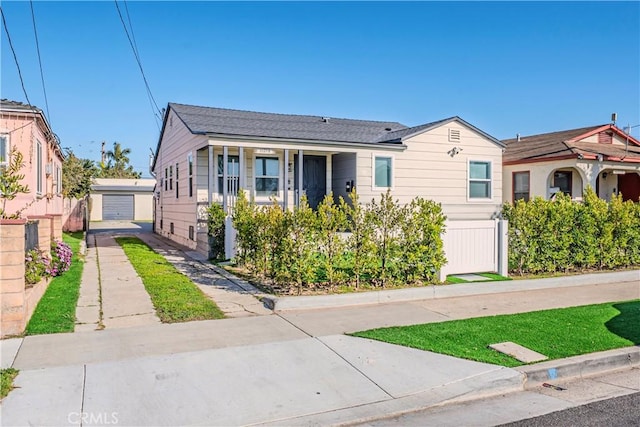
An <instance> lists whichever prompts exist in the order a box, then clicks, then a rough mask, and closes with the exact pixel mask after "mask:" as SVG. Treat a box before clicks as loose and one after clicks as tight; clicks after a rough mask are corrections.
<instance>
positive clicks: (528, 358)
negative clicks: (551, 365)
mask: <svg viewBox="0 0 640 427" xmlns="http://www.w3.org/2000/svg"><path fill="white" fill-rule="evenodd" d="M489 347H490V348H492V349H494V350H496V351H499V352H500V353H503V354H506V355H508V356H511V357H513V358H514V359H517V360H519V361H520V362H523V363H534V362H542V361H543V360H547V359H548V357H547V356H545V355H544V354H540V353H537V352H535V351H533V350H530V349H528V348H526V347H523V346H521V345H519V344H516V343H514V342H511V341H507V342H501V343H498V344H491V345H489Z"/></svg>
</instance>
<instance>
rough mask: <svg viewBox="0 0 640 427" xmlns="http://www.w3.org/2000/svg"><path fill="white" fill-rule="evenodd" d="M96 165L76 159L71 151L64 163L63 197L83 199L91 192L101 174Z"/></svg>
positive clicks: (89, 161) (86, 160)
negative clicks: (94, 180)
mask: <svg viewBox="0 0 640 427" xmlns="http://www.w3.org/2000/svg"><path fill="white" fill-rule="evenodd" d="M99 172H100V171H99V169H98V167H97V166H96V164H95V163H94V162H93V161H91V160H88V159H81V158H79V157H76V155H75V154H74V153H73V151H72V150H71V149H67V156H66V159H65V160H64V163H62V195H63V196H64V197H74V198H76V199H81V198H83V197H85V196H86V195H88V194H89V192H90V191H91V182H92V181H93V178H95V177H97V176H98V174H99Z"/></svg>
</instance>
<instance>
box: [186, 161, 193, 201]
mask: <svg viewBox="0 0 640 427" xmlns="http://www.w3.org/2000/svg"><path fill="white" fill-rule="evenodd" d="M187 179H188V180H187V184H188V185H189V191H188V193H189V197H193V153H191V152H190V153H189V154H187Z"/></svg>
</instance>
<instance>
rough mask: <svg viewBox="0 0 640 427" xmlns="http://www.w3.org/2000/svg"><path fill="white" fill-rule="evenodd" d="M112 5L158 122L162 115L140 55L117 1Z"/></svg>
mask: <svg viewBox="0 0 640 427" xmlns="http://www.w3.org/2000/svg"><path fill="white" fill-rule="evenodd" d="M114 3H115V4H116V10H117V11H118V16H119V17H120V22H122V27H123V28H124V32H125V34H126V35H127V39H128V40H129V45H130V46H131V50H132V51H133V56H134V57H135V58H136V62H137V63H138V68H140V73H141V74H142V80H144V85H145V87H146V89H147V96H148V97H149V101H150V103H152V105H151V109H152V111H153V115H154V117H155V118H156V120H158V118H159V115H158V113H159V114H160V115H161V114H162V113H161V111H160V108H159V107H158V104H157V103H156V100H155V98H154V97H153V93H152V92H151V88H150V87H149V82H148V81H147V76H146V75H145V73H144V69H143V68H142V61H141V60H140V55H138V50H137V48H136V46H135V44H134V42H133V41H132V39H131V35H130V34H129V30H128V29H127V24H126V23H125V22H124V18H123V17H122V12H121V11H120V6H119V5H118V0H114ZM125 6H126V2H125ZM127 12H128V9H127ZM129 23H131V19H129ZM131 33H132V34H133V27H132V28H131ZM154 107H155V109H154ZM156 125H157V126H158V130H160V126H159V124H158V122H157V121H156Z"/></svg>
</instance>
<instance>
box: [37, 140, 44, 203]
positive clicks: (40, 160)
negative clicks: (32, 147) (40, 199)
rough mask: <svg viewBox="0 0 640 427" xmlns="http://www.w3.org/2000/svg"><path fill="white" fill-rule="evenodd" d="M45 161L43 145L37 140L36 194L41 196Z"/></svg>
mask: <svg viewBox="0 0 640 427" xmlns="http://www.w3.org/2000/svg"><path fill="white" fill-rule="evenodd" d="M43 168H44V159H43V157H42V143H41V142H40V141H38V140H36V194H37V195H39V196H41V195H42V190H43V188H44V182H43V181H44V174H43V173H42V172H43V171H42V169H43Z"/></svg>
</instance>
